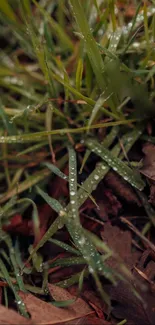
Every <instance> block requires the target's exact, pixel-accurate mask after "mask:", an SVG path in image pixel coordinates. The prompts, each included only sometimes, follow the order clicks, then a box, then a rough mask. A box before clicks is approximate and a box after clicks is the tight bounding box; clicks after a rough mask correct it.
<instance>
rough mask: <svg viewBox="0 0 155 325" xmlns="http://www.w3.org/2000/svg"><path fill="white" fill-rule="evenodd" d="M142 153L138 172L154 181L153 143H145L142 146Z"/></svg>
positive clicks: (154, 148) (154, 154)
mask: <svg viewBox="0 0 155 325" xmlns="http://www.w3.org/2000/svg"><path fill="white" fill-rule="evenodd" d="M143 153H144V154H145V157H144V159H143V167H142V168H140V172H141V173H142V174H143V175H145V176H146V177H148V178H150V179H151V180H153V181H155V145H154V144H152V143H150V142H147V143H145V145H144V146H143Z"/></svg>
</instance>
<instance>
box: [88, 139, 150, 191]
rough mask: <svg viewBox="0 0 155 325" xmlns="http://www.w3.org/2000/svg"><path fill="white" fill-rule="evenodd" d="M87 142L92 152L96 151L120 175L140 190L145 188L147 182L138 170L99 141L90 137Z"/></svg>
mask: <svg viewBox="0 0 155 325" xmlns="http://www.w3.org/2000/svg"><path fill="white" fill-rule="evenodd" d="M85 143H86V145H87V146H88V148H89V149H91V150H92V152H94V153H96V154H97V155H99V156H100V157H101V158H102V159H103V160H104V161H106V163H107V164H108V165H109V166H110V167H111V168H112V169H113V170H114V171H116V172H117V173H118V174H119V175H120V176H122V177H123V178H124V180H126V181H127V182H129V183H130V184H131V185H132V186H134V187H136V188H137V189H139V190H140V191H142V190H143V188H144V186H145V183H144V182H143V180H142V178H141V176H140V174H138V172H135V171H133V170H132V169H131V168H130V167H128V166H127V165H126V164H125V163H123V162H122V161H121V160H120V159H119V158H116V157H114V156H113V155H112V153H111V152H110V151H109V150H108V149H106V148H104V147H103V146H102V145H100V144H99V143H98V142H97V141H95V140H91V139H88V140H86V141H85Z"/></svg>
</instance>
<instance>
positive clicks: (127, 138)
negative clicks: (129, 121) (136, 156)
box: [78, 126, 144, 207]
mask: <svg viewBox="0 0 155 325" xmlns="http://www.w3.org/2000/svg"><path fill="white" fill-rule="evenodd" d="M143 130H144V126H139V128H138V129H134V130H133V131H130V132H128V133H126V134H125V135H124V136H123V137H122V139H121V141H122V143H123V145H124V148H125V151H126V153H128V151H129V150H130V149H131V147H132V146H133V144H134V143H135V142H136V141H137V139H138V138H139V137H140V136H141V135H142V133H143ZM109 136H110V134H109ZM120 150H121V148H120V144H119V143H118V144H116V145H115V147H114V148H113V149H112V151H111V153H112V154H113V155H114V156H115V157H117V156H118V155H119V153H120ZM123 157H124V155H123V154H121V155H120V158H123ZM109 169H110V167H109V166H108V165H107V164H106V163H104V162H100V163H98V164H97V166H96V168H95V169H94V170H93V172H92V173H91V174H90V175H89V176H88V178H87V179H86V180H85V182H84V183H83V185H82V186H83V187H84V188H85V189H86V190H87V192H88V193H91V192H92V191H93V190H95V189H96V187H97V185H98V184H99V183H100V181H101V180H102V179H103V178H104V176H105V175H106V174H107V173H108V171H109ZM87 198H88V194H87V193H86V192H84V191H83V190H82V189H79V191H78V199H79V207H80V206H81V205H82V204H83V203H84V202H85V200H86V199H87Z"/></svg>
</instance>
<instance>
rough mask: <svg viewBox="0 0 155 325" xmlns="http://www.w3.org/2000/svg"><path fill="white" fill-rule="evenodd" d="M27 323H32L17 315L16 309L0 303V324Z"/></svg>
mask: <svg viewBox="0 0 155 325" xmlns="http://www.w3.org/2000/svg"><path fill="white" fill-rule="evenodd" d="M3 324H7V325H9V324H10V325H22V324H23V325H27V324H32V322H31V320H29V319H26V318H24V317H23V316H21V315H19V314H18V313H17V312H16V311H14V310H12V309H8V308H6V307H4V306H2V305H0V325H3Z"/></svg>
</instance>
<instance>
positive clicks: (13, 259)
mask: <svg viewBox="0 0 155 325" xmlns="http://www.w3.org/2000/svg"><path fill="white" fill-rule="evenodd" d="M0 235H1V240H3V241H4V242H5V244H6V245H7V247H8V249H9V256H10V260H11V263H12V266H13V269H14V274H15V277H16V280H17V284H18V286H19V289H20V290H21V291H23V292H25V286H24V283H23V279H22V276H21V274H20V270H19V267H18V263H17V261H16V256H15V250H14V247H13V243H12V239H11V237H10V236H9V235H8V234H7V233H5V232H4V231H2V230H0Z"/></svg>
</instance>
